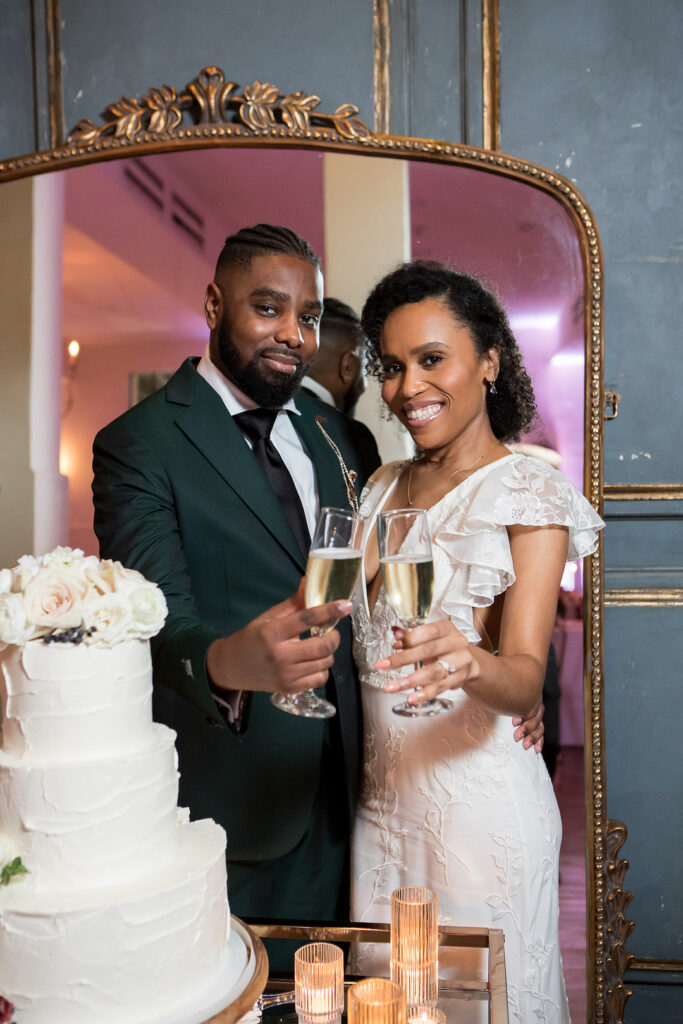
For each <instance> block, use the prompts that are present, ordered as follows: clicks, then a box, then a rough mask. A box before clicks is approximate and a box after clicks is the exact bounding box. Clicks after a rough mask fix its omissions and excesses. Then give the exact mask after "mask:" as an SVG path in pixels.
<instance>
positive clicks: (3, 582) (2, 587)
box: [0, 569, 14, 594]
mask: <svg viewBox="0 0 683 1024" xmlns="http://www.w3.org/2000/svg"><path fill="white" fill-rule="evenodd" d="M13 579H14V577H13V575H12V570H11V569H0V594H9V592H10V590H11V589H12V580H13Z"/></svg>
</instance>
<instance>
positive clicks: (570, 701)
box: [60, 148, 585, 975]
mask: <svg viewBox="0 0 683 1024" xmlns="http://www.w3.org/2000/svg"><path fill="white" fill-rule="evenodd" d="M261 221H266V222H271V223H276V224H286V225H287V226H289V227H291V228H293V229H294V230H295V231H296V232H297V233H298V234H300V235H302V236H303V237H304V238H306V239H307V240H308V241H309V242H310V243H311V245H312V247H313V248H314V250H315V251H316V252H318V253H319V254H321V256H322V257H323V266H324V270H325V278H326V294H327V295H328V296H330V295H331V296H334V297H335V298H337V299H340V300H341V301H343V302H346V303H348V304H350V305H351V306H353V307H354V308H355V309H356V310H358V311H360V308H361V306H362V303H363V300H364V298H365V296H366V294H367V293H368V292H369V290H370V288H371V287H372V285H373V283H374V282H375V281H376V280H377V279H378V278H379V277H381V276H382V274H384V273H385V272H386V271H387V270H388V269H390V268H391V267H393V266H394V265H396V264H397V263H398V262H400V261H401V260H403V259H408V258H411V257H418V258H426V259H432V258H433V259H438V260H441V261H444V262H447V263H449V264H450V265H451V266H453V267H454V268H455V269H458V270H465V271H467V272H470V273H472V274H474V275H475V276H477V277H480V278H482V279H483V280H484V282H485V283H486V285H487V286H488V287H489V288H491V289H492V290H493V291H494V292H495V293H496V294H497V295H498V296H499V297H500V299H501V301H502V303H503V305H504V306H505V308H506V309H507V310H508V313H509V316H510V321H511V325H512V328H513V331H514V333H515V335H516V337H517V339H518V341H519V344H520V348H521V349H522V352H523V354H524V358H525V363H526V366H527V369H528V371H529V374H530V376H531V378H532V381H533V383H534V388H535V392H536V398H537V404H538V412H539V417H538V423H537V425H536V426H535V427H534V429H533V430H532V431H531V432H530V433H529V434H528V435H527V436H526V437H525V438H523V442H524V443H526V444H533V445H537V446H541V448H542V449H545V452H544V454H545V455H546V456H547V457H548V458H550V459H551V460H552V461H553V463H554V464H555V465H558V466H561V469H562V472H563V473H564V474H565V475H566V476H567V477H569V479H570V480H571V481H572V482H573V483H574V484H575V485H576V486H577V487H578V488H579V489H582V483H583V461H584V451H583V436H584V432H583V408H584V401H583V390H584V351H585V339H584V294H583V274H582V265H581V253H580V247H579V241H578V238H577V234H576V230H575V228H574V226H573V224H572V222H571V220H570V217H569V215H568V214H567V213H566V211H565V210H564V209H563V208H562V207H561V206H560V204H559V203H558V202H557V201H556V200H555V199H553V198H552V197H551V196H549V195H547V194H546V193H544V192H542V191H540V190H538V189H535V188H533V187H531V186H529V185H527V184H526V183H523V182H518V181H515V180H514V179H511V178H507V177H502V176H499V175H496V174H494V173H491V172H490V171H486V170H481V169H478V168H477V169H475V168H468V167H461V166H453V165H447V164H439V163H431V162H419V161H413V162H410V163H407V162H403V161H399V160H386V159H384V160H383V159H377V158H374V159H373V158H368V157H364V156H356V155H346V154H344V155H341V154H334V153H319V152H314V151H306V150H300V149H287V148H283V149H270V148H269V149H268V150H264V149H257V148H230V149H229V150H226V149H211V150H205V151H201V150H195V151H191V152H190V151H188V152H176V153H169V154H161V155H154V156H150V157H146V158H142V159H140V158H129V159H127V160H121V161H112V162H103V163H96V164H92V165H90V166H87V167H83V168H77V169H74V170H70V171H68V172H65V188H64V251H63V314H62V325H63V330H62V336H63V341H64V372H63V415H62V430H61V447H60V468H61V472H62V473H63V474H64V475H65V476H66V477H68V481H69V543H70V544H71V545H72V546H74V547H81V548H83V549H84V550H86V551H93V550H96V541H95V538H94V534H93V532H92V506H91V495H90V484H91V465H90V464H91V442H92V438H93V437H94V435H95V433H96V432H97V430H98V429H99V428H100V427H101V426H102V425H104V424H105V423H107V422H109V421H110V420H112V419H113V418H114V417H116V416H118V415H119V414H120V413H121V412H123V411H124V410H125V408H127V407H128V405H130V404H131V403H132V402H134V401H136V400H137V399H138V398H139V397H142V396H143V395H144V393H145V392H146V390H147V389H149V388H150V387H152V388H154V387H155V386H158V385H160V384H161V383H163V381H164V379H165V375H166V374H169V373H171V372H173V371H174V370H175V369H176V368H177V367H178V366H179V365H180V363H181V362H182V360H183V359H185V358H186V357H187V356H188V355H199V354H200V353H201V352H202V351H203V349H204V347H205V345H206V342H207V339H208V331H207V327H206V324H205V322H204V318H203V314H202V305H203V294H204V289H205V287H206V284H207V282H208V281H209V280H211V278H212V276H213V270H214V261H215V256H216V254H217V253H218V252H219V250H220V248H221V246H222V243H223V239H224V237H225V236H226V235H228V234H230V233H232V232H234V231H236V230H238V229H239V228H240V227H243V226H245V225H247V224H255V223H258V222H261ZM74 342H77V344H78V348H77V349H76V346H74V345H73V343H74ZM70 344H71V345H72V347H71V348H70V349H69V348H68V346H69V345H70ZM380 406H381V403H380V399H379V396H378V392H377V389H376V387H375V386H374V385H373V384H372V382H370V385H369V387H368V389H367V391H366V393H365V394H364V395H363V397H362V398H361V400H360V402H359V403H358V406H357V409H356V415H357V416H358V417H359V418H360V419H362V420H364V421H365V422H366V423H367V424H368V425H369V426H370V428H371V429H372V430H373V432H374V433H375V435H376V436H377V438H378V442H379V445H380V451H381V453H382V455H383V457H384V459H385V460H386V459H391V458H397V457H401V456H403V455H409V454H411V448H410V441H409V438H407V435H405V436H402V435H401V434H400V432H399V429H400V428H398V427H396V426H394V425H393V424H391V423H388V422H387V420H386V419H385V418H384V417H383V416H382V413H381V408H380ZM536 453H537V454H538V450H537V452H536ZM581 603H582V580H581V570H580V568H577V567H576V566H573V567H572V566H571V565H570V566H569V568H568V570H567V572H566V574H565V578H564V580H563V589H562V595H561V600H560V605H559V609H558V619H557V626H556V629H555V633H554V637H553V641H554V650H555V654H556V656H557V662H558V666H557V673H556V677H555V679H554V685H555V687H556V689H557V688H558V687H559V689H560V690H561V701H560V702H559V721H558V722H557V723H553V722H552V720H551V719H552V714H553V712H552V711H549V715H548V722H547V724H548V732H549V734H550V733H553V734H554V736H551V735H549V737H548V739H549V741H550V742H549V743H548V744H547V747H552V744H553V741H555V742H557V735H558V733H559V741H560V742H561V743H562V746H563V748H565V749H564V752H563V758H564V760H563V763H562V764H561V766H560V769H559V777H560V784H561V785H562V786H563V787H564V788H565V789H566V791H567V792H573V793H574V794H575V795H576V796H578V805H577V809H576V810H575V811H571V812H569V811H566V810H565V811H564V813H565V844H564V845H565V850H570V851H573V855H574V857H575V860H576V861H577V863H578V865H579V867H578V869H576V871H573V869H568V868H567V867H566V866H565V867H564V868H563V872H564V877H565V878H566V879H567V881H569V875H568V874H567V872H568V871H570V870H572V874H571V886H572V898H573V899H574V904H575V907H574V910H575V912H576V913H578V915H579V916H581V915H582V914H583V913H584V908H583V890H584V885H585V880H584V877H583V866H582V865H583V857H584V852H583V851H584V849H585V840H584V832H583V829H584V823H583V776H582V773H583V767H582V747H583V742H584V737H583V728H584V726H583V668H582V665H583V624H582V621H581ZM549 753H550V756H551V757H552V751H549ZM584 929H585V924H584V923H583V922H581V923H580V927H579V930H578V934H579V935H580V936H582V935H583V933H584ZM568 954H569V950H568V949H565V952H564V957H565V970H566V971H570V970H572V969H574V970H575V971H578V972H580V974H581V975H583V971H584V965H583V955H584V954H583V950H582V948H581V945H580V944H579V948H578V949H577V950H576V962H575V963H574V962H573V960H572V957H571V955H568Z"/></svg>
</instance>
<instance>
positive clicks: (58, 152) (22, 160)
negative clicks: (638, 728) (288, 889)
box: [0, 67, 631, 1022]
mask: <svg viewBox="0 0 683 1024" xmlns="http://www.w3.org/2000/svg"><path fill="white" fill-rule="evenodd" d="M320 104H321V100H320V98H319V97H318V96H316V95H313V94H308V93H306V92H305V91H304V90H298V91H296V92H291V93H288V94H283V93H282V92H281V91H280V90H279V89H278V88H277V87H276V86H275V85H272V84H270V83H268V82H261V81H255V82H254V83H253V84H251V85H249V86H246V87H244V88H243V89H241V90H240V87H239V86H238V84H237V83H236V82H233V81H229V80H228V79H226V77H225V76H224V74H223V72H222V71H221V70H220V69H218V68H216V67H207V68H204V69H203V70H202V71H201V72H200V73H199V74H198V75H197V77H196V78H195V79H194V80H193V81H192V82H190V83H188V85H187V86H186V87H185V88H184V89H182V90H180V91H176V89H174V88H173V87H170V86H167V85H163V86H161V87H157V88H151V89H150V90H149V91H148V92H147V93H146V94H145V95H144V96H142V97H141V98H139V99H137V98H131V97H127V98H122V99H121V100H119V101H118V102H115V103H112V104H110V105H109V106H108V107H107V108H106V111H105V113H104V115H103V119H102V121H101V123H99V124H95V123H94V122H92V121H90V120H81V121H80V122H79V123H78V124H77V125H76V127H75V128H74V129H73V131H72V132H71V133H70V135H69V137H68V139H67V141H66V143H65V144H64V145H60V146H58V147H56V148H54V149H52V150H49V151H44V152H40V153H32V154H28V155H26V156H22V157H17V158H14V159H10V160H5V161H2V162H0V182H3V181H10V180H13V179H16V178H21V177H24V176H27V175H32V174H38V173H42V172H47V171H54V170H62V169H67V168H72V167H76V166H79V165H86V164H91V163H94V162H97V161H102V160H112V159H116V158H119V157H129V156H136V157H142V156H146V155H150V154H159V153H167V152H173V151H178V150H190V149H192V150H196V149H207V148H210V147H222V148H225V147H227V148H230V147H232V148H233V149H234V148H235V147H240V148H245V147H253V148H259V149H262V150H265V149H272V148H273V147H280V148H281V149H282V148H286V149H288V150H291V149H302V150H309V151H318V152H322V153H325V152H332V153H335V152H336V153H342V154H344V153H347V154H356V155H359V156H361V157H362V156H374V157H386V158H390V159H391V158H399V159H401V160H409V161H414V160H417V161H420V162H422V163H431V164H438V165H441V166H443V167H454V168H470V169H476V170H478V171H480V172H482V173H483V174H485V175H487V176H489V177H488V178H487V181H493V180H494V177H495V178H496V179H505V180H507V181H515V182H518V183H520V184H521V185H524V186H526V187H527V188H529V189H533V190H539V191H540V192H542V193H544V194H545V195H546V196H547V197H550V198H551V199H552V200H553V201H555V202H556V203H559V204H560V206H561V207H562V209H563V210H564V211H565V214H566V215H567V217H568V218H569V221H570V222H571V225H572V226H573V230H574V232H575V236H576V242H577V245H578V251H579V253H580V264H581V273H582V277H583V280H582V310H581V315H580V316H579V321H580V322H581V323H582V334H583V339H584V366H585V371H584V417H583V422H584V445H583V451H584V463H583V484H584V492H585V494H586V496H587V497H588V499H589V500H590V502H591V503H592V504H593V506H594V507H595V508H596V509H597V510H598V511H601V509H602V424H603V409H604V395H603V391H602V361H603V340H602V339H603V323H602V291H603V280H602V253H601V247H600V241H599V238H598V233H597V230H596V227H595V224H594V221H593V217H592V214H591V211H590V209H589V208H588V206H587V205H586V203H585V201H584V200H583V198H582V196H581V195H580V193H579V192H578V190H577V189H576V188H575V187H574V185H573V184H572V183H571V182H569V181H567V180H566V179H565V178H563V177H561V176H560V175H558V174H556V173H554V172H552V171H550V170H548V169H546V168H543V167H540V166H538V165H536V164H533V163H530V162H528V161H525V160H522V159H517V158H514V157H510V156H506V155H504V154H502V153H499V152H497V151H495V150H491V149H481V148H475V147H470V146H464V145H457V144H452V143H449V142H440V141H434V140H429V139H420V138H407V137H401V136H393V135H385V134H375V133H373V132H372V131H371V130H370V129H369V128H368V126H367V125H366V123H365V122H364V121H363V120H362V119H361V118H360V116H359V111H358V109H357V108H356V107H355V106H353V105H351V104H344V103H342V104H341V105H339V106H337V108H336V109H335V110H334V111H333V112H332V113H324V112H322V111H321V110H320ZM584 581H585V586H584V655H585V658H584V664H585V666H586V667H585V672H584V707H585V711H584V723H585V773H586V792H585V797H586V816H587V820H586V835H587V865H588V876H587V890H588V907H587V914H588V917H587V920H588V955H587V968H588V1009H589V1013H588V1016H589V1019H590V1020H591V1021H595V1022H602V1021H608V1020H609V1021H611V1020H618V1019H620V1018H621V1016H622V1013H623V1006H624V1003H625V1001H626V998H628V993H627V991H626V990H625V989H624V987H623V983H622V979H623V975H624V972H625V970H626V967H627V966H628V954H627V953H626V952H625V949H624V944H625V941H626V939H627V938H628V934H629V932H630V928H631V925H630V922H629V921H628V920H627V918H626V912H627V910H628V904H629V901H630V894H629V893H627V892H625V891H624V890H623V880H624V874H625V870H626V867H627V863H626V862H625V861H623V860H620V859H619V850H620V847H621V845H622V844H623V841H624V838H625V829H624V827H623V826H622V825H621V824H620V823H618V822H610V821H608V819H607V813H606V806H605V780H604V728H603V716H604V704H603V676H602V666H603V647H602V619H603V555H602V543H601V545H600V548H599V549H598V551H597V552H596V554H595V555H594V556H593V557H592V558H590V559H589V560H588V561H587V564H586V566H585V576H584Z"/></svg>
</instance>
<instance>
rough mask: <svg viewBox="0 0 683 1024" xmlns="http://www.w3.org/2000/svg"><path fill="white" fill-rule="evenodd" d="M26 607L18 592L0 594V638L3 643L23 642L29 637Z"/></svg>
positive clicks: (30, 631)
mask: <svg viewBox="0 0 683 1024" xmlns="http://www.w3.org/2000/svg"><path fill="white" fill-rule="evenodd" d="M31 636H32V630H31V628H30V626H29V625H28V623H27V621H26V609H25V608H24V602H23V601H22V599H21V597H20V596H19V594H7V593H4V594H0V640H1V641H2V642H3V643H4V644H23V643H25V642H26V641H27V640H29V639H31Z"/></svg>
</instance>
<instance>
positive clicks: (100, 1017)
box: [0, 548, 229, 1024]
mask: <svg viewBox="0 0 683 1024" xmlns="http://www.w3.org/2000/svg"><path fill="white" fill-rule="evenodd" d="M165 614H166V605H165V601H164V597H163V594H162V592H161V591H160V590H159V588H158V587H156V586H155V585H154V584H151V583H148V582H147V581H146V580H145V579H144V578H143V577H142V576H141V575H140V574H139V573H136V572H132V571H130V570H126V569H123V568H122V567H121V565H120V564H119V563H112V562H107V561H105V562H100V561H99V560H98V559H96V558H93V557H88V558H85V557H84V556H83V554H82V553H81V552H79V551H71V550H70V549H68V548H60V549H57V550H56V551H54V552H52V553H51V554H50V555H47V556H44V557H43V558H42V559H34V558H32V557H26V558H23V559H21V560H20V564H19V565H18V566H17V567H16V568H15V569H14V570H12V571H9V570H6V569H5V570H2V572H1V573H0V648H3V647H4V649H2V650H0V707H1V710H2V741H1V744H0V997H4V999H5V1000H8V1001H9V1002H10V1003H13V1004H14V1006H15V1011H16V1016H15V1018H13V1019H15V1020H16V1022H17V1024H48V1022H49V1024H62V1022H63V1024H81V1022H83V1024H94V1022H97V1024H104V1022H108V1021H112V1022H113V1021H116V1022H117V1024H123V1022H125V1024H137V1022H142V1021H145V1022H146V1021H152V1020H154V1019H155V1018H157V1017H158V1018H164V1017H165V1015H167V1014H168V1013H169V1012H170V1011H171V1010H173V1008H174V1007H177V1006H178V1005H179V1004H181V1003H182V1004H185V1003H186V1002H187V1001H188V999H191V997H192V994H193V992H196V993H197V994H200V993H202V992H203V991H204V990H206V989H207V988H210V987H211V985H213V984H215V982H216V979H217V978H219V977H220V975H221V973H222V972H223V971H224V970H225V958H226V955H227V953H226V950H227V938H228V932H229V913H228V904H227V895H226V876H225V833H224V832H223V830H222V829H221V828H220V827H219V826H218V825H216V824H215V823H214V822H212V821H208V820H207V821H196V822H192V823H190V822H189V819H188V814H187V812H185V811H182V810H180V809H178V807H177V806H176V804H177V794H178V772H177V757H176V752H175V746H174V740H175V734H174V733H173V732H172V731H171V730H170V729H167V728H166V727H165V726H163V725H157V724H154V723H153V722H152V714H151V693H152V679H151V660H150V654H149V637H150V636H153V635H154V634H155V633H156V632H158V630H159V629H160V628H161V625H162V624H163V621H164V617H165ZM4 645H7V646H4Z"/></svg>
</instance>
